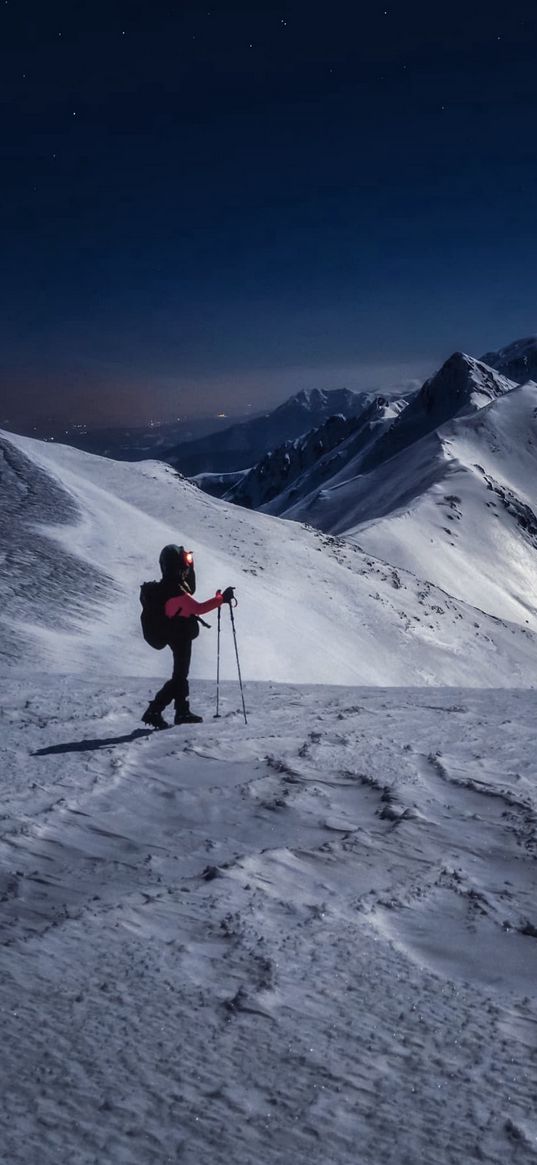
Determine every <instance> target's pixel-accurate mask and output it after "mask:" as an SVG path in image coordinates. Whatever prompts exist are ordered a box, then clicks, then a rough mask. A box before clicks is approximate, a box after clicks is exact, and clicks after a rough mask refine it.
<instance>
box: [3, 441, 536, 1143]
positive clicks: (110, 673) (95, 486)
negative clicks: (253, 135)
mask: <svg viewBox="0 0 537 1165" xmlns="http://www.w3.org/2000/svg"><path fill="white" fill-rule="evenodd" d="M2 455H3V461H2V491H3V492H2V502H3V506H4V507H5V513H4V516H3V519H2V520H3V522H4V525H3V527H2V545H3V553H4V556H5V558H4V569H3V572H2V573H3V579H2V595H1V598H2V624H1V627H2V632H1V634H2V659H3V661H4V662H3V679H2V681H1V687H2V734H1V746H0V747H1V750H2V758H1V773H2V823H1V838H0V900H1V903H0V926H1V930H0V935H1V945H0V959H1V972H0V973H1V979H2V1003H1V1007H2V1012H1V1016H2V1061H1V1062H2V1079H1V1093H0V1095H1V1100H0V1113H1V1121H2V1124H1V1136H0V1146H1V1147H0V1160H1V1161H2V1165H23V1163H24V1165H34V1163H35V1165H38V1163H39V1165H67V1163H69V1165H71V1163H72V1165H146V1163H147V1165H149V1163H151V1165H153V1163H158V1165H160V1163H161V1162H168V1161H173V1162H175V1161H177V1162H185V1163H187V1165H229V1163H230V1162H233V1163H234V1165H235V1163H236V1165H254V1163H255V1165H257V1163H262V1165H276V1163H277V1165H291V1163H295V1162H298V1163H304V1165H305V1163H306V1162H308V1163H315V1165H328V1163H331V1165H332V1163H334V1165H351V1163H352V1165H356V1162H360V1163H361V1165H362V1163H363V1165H380V1163H384V1162H386V1163H388V1165H418V1163H419V1165H422V1163H424V1165H461V1163H462V1162H466V1161H472V1160H480V1161H484V1162H491V1163H492V1162H494V1163H496V1162H497V1163H498V1165H499V1163H500V1162H502V1163H503V1162H506V1161H508V1162H511V1161H512V1162H513V1163H518V1162H526V1161H527V1162H531V1161H534V1160H535V1159H536V1157H537V1118H536V1117H535V1112H536V1110H537V1108H536V1102H537V1096H536V1093H537V1064H536V1042H537V1041H536V1033H537V1006H536V1002H535V989H534V984H535V982H536V977H537V912H536V906H535V856H536V845H537V830H536V824H537V794H536V783H535V767H536V764H535V722H536V717H535V700H536V693H535V692H534V690H532V689H533V688H534V685H535V684H536V682H537V650H536V649H537V643H536V639H535V635H534V634H533V632H532V630H531V629H529V628H528V627H526V626H523V625H521V623H520V622H516V621H513V622H509V621H507V620H504V619H500V618H495V617H493V616H491V615H484V614H483V613H482V612H481V611H480V610H478V609H477V608H475V607H472V606H471V605H469V604H465V603H464V602H462V601H461V600H460V599H454V598H452V597H450V595H448V594H447V593H446V592H445V591H442V590H440V589H439V588H437V587H434V586H433V585H432V583H428V582H425V581H423V580H422V579H420V578H417V577H416V576H415V575H413V574H412V573H411V571H409V570H402V569H397V568H396V567H394V566H392V565H386V564H385V563H384V562H383V561H382V558H373V557H372V556H371V555H369V554H367V553H365V552H362V551H361V550H360V549H359V548H357V547H356V546H354V547H352V546H347V545H346V544H345V543H344V542H342V541H340V540H337V539H336V540H334V539H328V538H326V537H325V536H324V535H321V534H318V533H315V532H314V531H311V530H308V529H305V528H303V527H301V526H298V525H295V524H293V523H286V522H282V521H280V520H278V519H273V518H268V517H266V516H264V515H260V514H256V513H249V512H244V511H240V510H235V509H232V508H230V507H229V506H226V505H224V504H223V503H220V502H217V501H215V500H213V499H211V498H208V497H206V496H205V495H203V494H202V493H201V492H200V491H199V490H197V489H195V487H193V486H190V485H188V484H187V483H185V482H183V481H182V480H180V479H179V478H178V477H177V476H176V475H175V474H174V473H173V472H171V471H169V470H167V469H166V468H165V467H164V466H162V465H158V464H156V463H145V464H142V465H134V466H133V465H125V464H122V465H119V464H117V463H114V462H107V461H104V460H101V459H98V458H92V457H90V456H88V455H84V454H82V453H79V452H77V451H75V450H72V449H62V448H61V447H55V446H50V445H41V444H40V443H38V442H32V441H30V440H25V439H22V438H18V437H17V438H13V437H11V436H10V437H9V439H7V438H6V441H5V442H3V443H2ZM171 540H173V541H176V542H183V543H184V544H185V545H186V544H188V545H189V546H191V547H192V548H193V549H194V551H195V553H196V559H197V567H198V575H199V581H198V595H199V597H200V598H204V597H206V596H207V595H208V594H210V593H211V592H212V591H213V590H214V589H215V587H216V586H225V585H227V584H228V583H235V584H236V585H237V588H238V596H239V600H240V603H239V607H238V610H237V628H238V634H239V647H240V651H241V662H242V666H243V673H244V678H245V687H246V700H247V706H248V712H249V720H248V725H245V724H244V721H243V718H242V713H241V708H240V696H239V691H238V686H237V684H236V680H235V671H234V668H235V661H234V656H233V652H232V642H231V636H230V633H229V628H228V627H227V626H226V623H224V626H223V632H224V634H225V638H224V660H223V668H224V676H225V683H224V685H223V691H222V707H221V712H222V718H221V719H220V720H219V721H216V720H214V719H213V718H212V714H213V711H214V680H213V679H212V678H211V677H213V675H214V665H215V626H214V625H215V623H216V619H215V618H213V617H209V621H212V622H213V630H212V632H205V631H204V630H203V629H202V631H201V634H200V638H199V639H198V640H197V642H196V644H195V649H194V650H195V653H196V656H195V667H194V669H193V672H194V679H193V682H192V706H193V707H194V708H195V709H196V710H198V709H199V710H200V711H201V712H202V713H203V714H204V716H205V721H204V723H203V724H201V725H198V726H192V727H188V728H187V727H182V728H174V729H172V730H170V731H169V732H166V733H160V734H159V733H151V732H149V731H146V730H145V729H144V728H143V727H142V725H141V724H140V723H139V716H140V713H141V711H142V710H143V708H144V706H145V703H146V700H147V698H148V696H149V695H150V694H151V693H152V692H153V690H154V688H155V686H156V683H158V682H159V681H158V677H157V675H156V673H157V672H158V674H159V675H160V676H161V675H162V674H164V673H165V671H166V666H167V662H166V660H165V659H164V658H162V657H161V655H160V654H158V653H154V652H151V650H150V649H149V648H148V647H146V646H145V644H144V643H143V641H142V640H141V637H140V633H139V630H138V613H139V606H138V593H137V592H138V586H139V583H140V582H141V581H142V580H143V579H145V578H151V577H153V576H154V574H155V569H154V562H155V559H156V557H157V556H158V552H159V550H160V548H161V546H162V545H163V544H164V543H165V542H167V541H171ZM377 553H378V551H377ZM224 615H225V612H224ZM162 655H163V656H164V653H162Z"/></svg>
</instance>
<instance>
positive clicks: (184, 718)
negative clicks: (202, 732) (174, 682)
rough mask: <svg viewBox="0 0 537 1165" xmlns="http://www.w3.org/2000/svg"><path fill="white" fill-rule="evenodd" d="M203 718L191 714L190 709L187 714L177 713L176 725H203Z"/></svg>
mask: <svg viewBox="0 0 537 1165" xmlns="http://www.w3.org/2000/svg"><path fill="white" fill-rule="evenodd" d="M202 723H203V716H196V714H195V712H191V711H190V708H188V709H187V711H186V712H176V713H175V720H174V724H202Z"/></svg>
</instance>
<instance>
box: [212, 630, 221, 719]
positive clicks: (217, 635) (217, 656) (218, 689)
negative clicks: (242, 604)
mask: <svg viewBox="0 0 537 1165" xmlns="http://www.w3.org/2000/svg"><path fill="white" fill-rule="evenodd" d="M219 719H220V607H219V608H218V630H217V633H216V712H215V714H214V716H213V720H219Z"/></svg>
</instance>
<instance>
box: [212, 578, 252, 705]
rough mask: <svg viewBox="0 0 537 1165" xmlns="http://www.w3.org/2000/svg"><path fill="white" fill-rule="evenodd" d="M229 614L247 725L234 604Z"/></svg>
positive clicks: (230, 607)
mask: <svg viewBox="0 0 537 1165" xmlns="http://www.w3.org/2000/svg"><path fill="white" fill-rule="evenodd" d="M236 603H237V600H236V599H235V605H236ZM218 613H219V614H220V611H219V612H218ZM229 613H230V615H231V627H232V630H233V642H234V644H235V657H236V660H237V671H238V673H239V685H240V689H241V696H242V711H243V714H244V723H245V724H247V723H248V720H247V717H246V705H245V703H244V689H243V686H242V676H241V665H240V663H239V649H238V647H237V632H236V631H235V618H234V615H233V604H232V603H230V604H229Z"/></svg>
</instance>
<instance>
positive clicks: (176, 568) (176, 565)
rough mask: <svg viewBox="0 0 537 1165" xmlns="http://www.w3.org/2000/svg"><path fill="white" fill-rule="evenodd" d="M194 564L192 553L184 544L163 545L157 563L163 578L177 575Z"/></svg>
mask: <svg viewBox="0 0 537 1165" xmlns="http://www.w3.org/2000/svg"><path fill="white" fill-rule="evenodd" d="M193 564H194V555H193V553H192V551H191V550H185V548H184V546H173V545H170V546H165V547H164V549H163V550H161V552H160V557H159V565H160V569H161V571H162V574H163V577H164V578H169V577H178V576H180V575H182V574H184V572H185V571H187V570H189V569H190V568H191V567H192V566H193Z"/></svg>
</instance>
